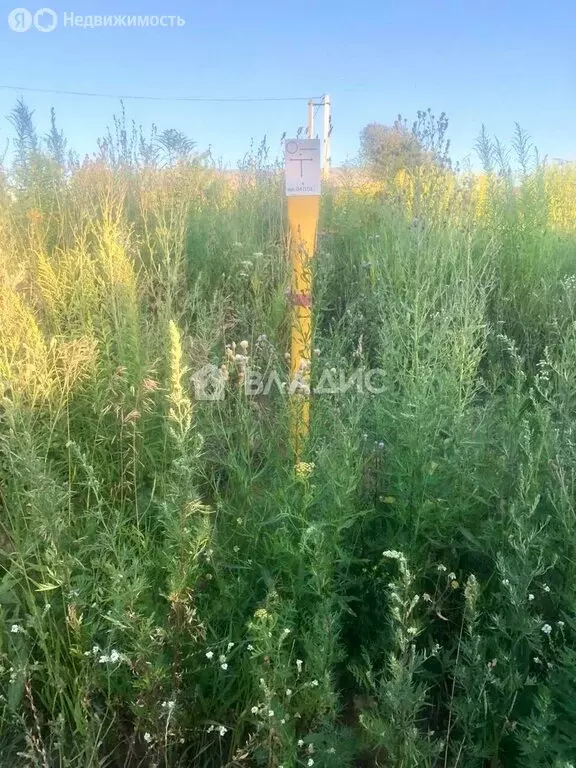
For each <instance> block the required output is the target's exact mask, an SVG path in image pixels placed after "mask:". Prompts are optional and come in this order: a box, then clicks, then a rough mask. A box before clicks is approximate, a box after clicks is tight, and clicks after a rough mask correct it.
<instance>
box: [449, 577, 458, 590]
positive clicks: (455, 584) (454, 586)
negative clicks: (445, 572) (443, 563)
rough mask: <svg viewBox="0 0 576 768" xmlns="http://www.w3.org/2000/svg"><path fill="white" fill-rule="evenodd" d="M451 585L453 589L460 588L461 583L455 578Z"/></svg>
mask: <svg viewBox="0 0 576 768" xmlns="http://www.w3.org/2000/svg"><path fill="white" fill-rule="evenodd" d="M450 586H451V587H452V589H458V587H459V586H460V584H459V583H458V582H457V581H456V579H453V580H452V581H451V582H450Z"/></svg>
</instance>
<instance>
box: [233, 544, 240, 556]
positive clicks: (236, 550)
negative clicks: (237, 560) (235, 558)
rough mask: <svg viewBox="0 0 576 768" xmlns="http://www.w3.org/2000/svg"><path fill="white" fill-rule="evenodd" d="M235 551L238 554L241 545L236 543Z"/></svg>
mask: <svg viewBox="0 0 576 768" xmlns="http://www.w3.org/2000/svg"><path fill="white" fill-rule="evenodd" d="M234 552H236V554H238V552H240V547H239V546H238V545H236V546H235V547H234Z"/></svg>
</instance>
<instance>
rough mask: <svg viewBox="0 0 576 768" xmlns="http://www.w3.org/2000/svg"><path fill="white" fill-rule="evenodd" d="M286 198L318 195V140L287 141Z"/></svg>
mask: <svg viewBox="0 0 576 768" xmlns="http://www.w3.org/2000/svg"><path fill="white" fill-rule="evenodd" d="M284 161H285V166H286V196H287V197H292V196H296V195H319V194H320V139H287V141H286V144H285V145H284Z"/></svg>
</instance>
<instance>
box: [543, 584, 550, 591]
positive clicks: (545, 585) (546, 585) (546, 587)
mask: <svg viewBox="0 0 576 768" xmlns="http://www.w3.org/2000/svg"><path fill="white" fill-rule="evenodd" d="M542 589H543V590H544V592H550V587H549V586H548V584H544V586H543V587H542Z"/></svg>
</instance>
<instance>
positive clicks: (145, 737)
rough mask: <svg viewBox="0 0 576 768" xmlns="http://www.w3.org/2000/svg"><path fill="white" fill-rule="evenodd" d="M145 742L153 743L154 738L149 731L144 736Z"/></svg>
mask: <svg viewBox="0 0 576 768" xmlns="http://www.w3.org/2000/svg"><path fill="white" fill-rule="evenodd" d="M144 741H145V742H146V744H150V742H151V741H152V736H150V734H149V733H148V731H146V733H145V734H144Z"/></svg>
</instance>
